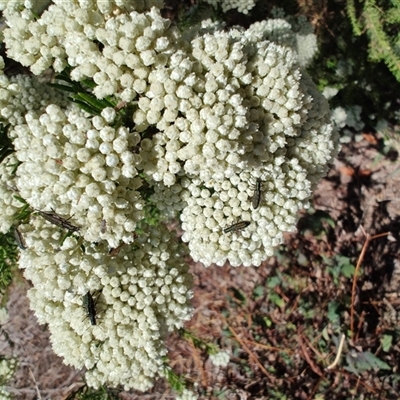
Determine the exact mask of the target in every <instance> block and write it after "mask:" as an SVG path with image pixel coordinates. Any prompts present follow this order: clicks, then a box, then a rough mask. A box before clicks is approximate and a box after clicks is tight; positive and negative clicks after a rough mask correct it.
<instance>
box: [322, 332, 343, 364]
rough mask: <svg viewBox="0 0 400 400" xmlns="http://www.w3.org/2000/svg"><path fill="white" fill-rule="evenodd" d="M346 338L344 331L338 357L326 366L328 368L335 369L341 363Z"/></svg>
mask: <svg viewBox="0 0 400 400" xmlns="http://www.w3.org/2000/svg"><path fill="white" fill-rule="evenodd" d="M344 339H346V336H345V335H344V333H342V337H341V338H340V343H339V347H338V351H337V354H336V358H335V359H334V360H333V363H332V364H331V365H328V366H327V367H326V369H333V368H335V367H336V365H337V364H338V363H339V360H340V357H341V355H342V351H343V346H344Z"/></svg>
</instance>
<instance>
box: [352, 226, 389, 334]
mask: <svg viewBox="0 0 400 400" xmlns="http://www.w3.org/2000/svg"><path fill="white" fill-rule="evenodd" d="M361 228H362V227H361ZM362 230H363V232H364V235H365V236H366V237H367V239H366V240H365V242H364V245H363V247H362V249H361V253H360V256H359V257H358V260H357V265H356V270H355V271H354V279H353V286H352V288H351V307H350V330H351V337H352V338H353V336H354V303H355V297H356V286H357V275H358V271H359V269H360V266H361V263H362V262H363V260H364V256H365V253H366V251H367V247H368V245H369V242H370V241H371V240H374V239H379V238H381V237H384V236H387V235H389V232H385V233H379V234H378V235H374V236H369V234H368V233H366V232H365V231H364V229H362Z"/></svg>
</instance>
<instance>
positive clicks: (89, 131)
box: [11, 104, 143, 247]
mask: <svg viewBox="0 0 400 400" xmlns="http://www.w3.org/2000/svg"><path fill="white" fill-rule="evenodd" d="M115 115H116V113H115V111H114V109H109V108H106V109H104V110H103V112H102V116H96V117H93V118H88V117H87V115H85V113H83V112H82V111H81V110H80V109H79V108H77V107H76V106H74V105H72V106H70V107H69V108H67V109H61V108H60V107H58V106H56V105H54V104H53V105H50V106H48V107H47V108H46V110H45V112H44V113H43V114H38V113H37V112H32V111H30V112H28V113H27V114H26V115H25V119H26V124H22V125H18V126H16V127H15V128H14V130H13V131H12V132H11V136H12V137H14V141H13V144H14V147H15V150H16V153H15V155H16V157H17V159H18V160H19V161H20V162H21V165H20V166H19V167H18V170H17V173H16V174H17V178H16V180H15V182H16V186H17V188H18V193H19V195H20V196H21V197H22V198H23V199H25V201H27V203H28V204H29V205H30V206H31V207H32V208H33V209H35V210H40V211H47V212H53V211H54V212H55V213H56V214H58V215H61V216H65V217H66V218H69V217H71V220H70V222H71V223H72V224H73V225H74V226H76V227H80V228H81V234H82V236H83V237H84V239H85V240H88V241H90V242H96V241H98V240H99V239H105V240H107V241H108V243H109V245H110V246H111V247H117V246H118V245H119V243H120V241H123V242H125V243H130V242H132V241H133V232H134V230H135V228H136V223H137V221H139V220H140V219H142V218H143V211H142V208H143V201H142V199H141V195H140V193H139V192H138V191H137V190H136V189H138V188H139V187H140V186H141V185H142V180H141V178H139V176H138V171H137V169H136V166H137V165H138V164H139V162H140V156H139V155H138V154H134V153H132V151H130V148H131V147H134V146H136V145H137V144H138V142H139V141H140V137H139V135H138V134H137V133H135V132H130V131H129V129H128V128H125V127H123V126H121V127H119V128H115V127H112V126H111V125H110V123H112V122H113V118H114V117H115ZM102 221H105V222H102ZM102 224H106V227H105V228H104V229H102Z"/></svg>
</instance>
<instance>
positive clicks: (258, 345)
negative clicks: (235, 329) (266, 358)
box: [243, 339, 294, 354]
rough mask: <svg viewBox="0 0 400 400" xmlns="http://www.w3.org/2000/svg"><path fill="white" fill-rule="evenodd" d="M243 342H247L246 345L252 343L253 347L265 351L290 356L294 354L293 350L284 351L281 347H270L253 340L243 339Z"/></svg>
mask: <svg viewBox="0 0 400 400" xmlns="http://www.w3.org/2000/svg"><path fill="white" fill-rule="evenodd" d="M243 341H244V342H246V343H251V344H252V345H253V346H256V347H261V348H262V349H265V350H270V351H282V352H284V353H289V354H290V353H294V351H293V350H289V349H283V348H282V349H281V348H280V347H274V346H269V345H266V344H262V343H257V342H253V341H252V340H247V339H243Z"/></svg>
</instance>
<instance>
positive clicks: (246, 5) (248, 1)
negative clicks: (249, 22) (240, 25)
mask: <svg viewBox="0 0 400 400" xmlns="http://www.w3.org/2000/svg"><path fill="white" fill-rule="evenodd" d="M205 2H206V3H208V4H211V5H212V6H214V7H217V6H218V5H220V6H221V8H222V11H223V12H225V13H226V12H227V11H229V10H232V9H234V8H237V10H238V11H239V12H241V13H243V14H248V12H249V11H250V10H251V9H252V8H253V7H254V6H255V5H256V0H205Z"/></svg>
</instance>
